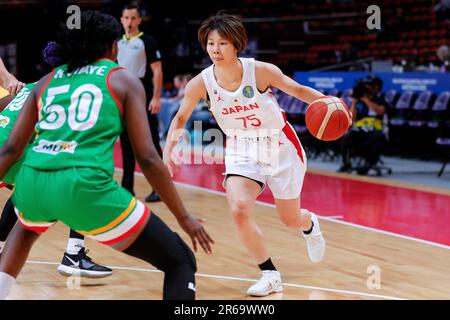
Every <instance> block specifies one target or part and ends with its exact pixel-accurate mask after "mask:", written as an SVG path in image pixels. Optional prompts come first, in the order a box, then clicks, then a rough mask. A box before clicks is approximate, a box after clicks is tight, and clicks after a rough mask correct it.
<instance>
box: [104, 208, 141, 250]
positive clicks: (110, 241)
mask: <svg viewBox="0 0 450 320" xmlns="http://www.w3.org/2000/svg"><path fill="white" fill-rule="evenodd" d="M144 206H145V210H144V214H143V215H142V217H141V218H140V219H139V221H138V222H137V223H136V224H135V225H134V227H133V228H131V229H130V230H128V231H127V232H126V233H124V234H123V235H121V236H120V237H117V238H115V239H112V240H109V241H104V242H103V241H101V243H103V244H105V245H107V246H112V245H113V244H116V243H118V242H120V241H122V240H124V239H126V238H128V237H129V236H130V235H131V234H132V233H133V232H135V231H136V230H138V229H139V228H140V227H141V226H142V224H143V223H145V221H147V218H148V216H149V215H150V210H149V209H148V207H147V206H146V205H144Z"/></svg>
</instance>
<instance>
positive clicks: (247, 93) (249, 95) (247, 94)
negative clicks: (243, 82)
mask: <svg viewBox="0 0 450 320" xmlns="http://www.w3.org/2000/svg"><path fill="white" fill-rule="evenodd" d="M242 94H243V95H244V97H246V98H253V96H254V95H255V93H254V92H253V88H252V87H251V86H245V87H244V89H242Z"/></svg>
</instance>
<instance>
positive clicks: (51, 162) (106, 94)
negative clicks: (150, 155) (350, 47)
mask: <svg viewBox="0 0 450 320" xmlns="http://www.w3.org/2000/svg"><path fill="white" fill-rule="evenodd" d="M114 68H119V66H118V65H117V64H116V63H114V62H112V61H111V60H108V59H100V60H97V61H96V62H93V63H92V64H89V65H86V66H83V67H81V68H78V69H75V70H73V71H72V72H70V73H69V72H67V65H62V66H60V67H58V68H56V69H54V70H53V72H52V75H51V76H50V78H49V81H48V82H47V84H46V85H45V87H44V88H43V90H42V93H41V95H40V97H39V100H38V110H39V111H38V112H39V119H38V123H37V124H36V139H35V140H34V143H33V146H32V149H31V150H30V151H29V153H28V155H27V157H26V159H25V162H24V165H26V166H29V167H32V168H35V169H38V170H60V169H65V168H70V167H91V168H98V169H101V170H104V171H106V172H107V173H108V174H110V175H112V174H113V172H114V161H113V148H114V143H115V141H116V140H117V137H118V136H119V134H120V133H121V132H122V129H123V126H124V123H123V120H122V115H121V108H122V107H121V105H120V103H118V102H116V100H115V96H114V95H113V93H112V92H111V91H110V89H109V82H108V81H109V74H110V73H111V71H112V70H113V69H114Z"/></svg>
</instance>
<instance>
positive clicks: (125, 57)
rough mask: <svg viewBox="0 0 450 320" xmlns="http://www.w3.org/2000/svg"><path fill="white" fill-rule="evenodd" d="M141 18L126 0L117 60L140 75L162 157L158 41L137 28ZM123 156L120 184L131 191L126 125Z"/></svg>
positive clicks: (155, 198) (131, 161)
mask: <svg viewBox="0 0 450 320" xmlns="http://www.w3.org/2000/svg"><path fill="white" fill-rule="evenodd" d="M141 21H142V18H141V15H140V9H139V6H137V5H135V4H129V5H126V6H125V7H124V9H123V10H122V17H121V18H120V22H121V23H122V26H123V28H124V29H125V34H124V35H123V36H122V38H121V39H120V40H119V41H118V43H117V44H118V48H119V53H118V56H117V62H118V64H119V65H120V66H122V67H125V68H126V69H128V70H129V71H130V72H131V73H133V74H134V75H135V76H137V77H138V78H140V79H141V81H142V84H143V85H144V88H145V93H146V95H147V105H148V108H147V117H148V122H149V124H150V130H151V133H152V138H153V143H154V144H155V147H156V150H157V151H158V153H159V155H160V156H161V157H162V151H161V146H160V145H159V131H158V118H157V115H156V114H157V113H158V112H159V110H160V108H161V101H160V99H161V89H162V83H163V72H162V64H161V53H160V51H159V48H158V45H157V43H156V41H155V39H153V38H152V37H151V36H149V35H147V34H144V33H143V32H141V31H140V30H139V25H140V24H141ZM120 143H121V146H122V158H123V177H122V187H124V188H125V189H127V190H128V191H130V192H131V193H132V194H133V195H134V169H135V163H136V161H135V158H134V153H133V149H132V148H131V144H130V139H129V138H128V132H127V129H126V128H125V129H124V130H123V132H122V134H121V135H120ZM160 200H161V198H160V197H159V195H158V194H157V193H156V192H155V191H152V193H150V194H149V195H148V196H147V197H146V198H145V201H147V202H156V201H160Z"/></svg>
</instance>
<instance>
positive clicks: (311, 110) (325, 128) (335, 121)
mask: <svg viewBox="0 0 450 320" xmlns="http://www.w3.org/2000/svg"><path fill="white" fill-rule="evenodd" d="M305 121H306V127H307V128H308V130H309V132H311V134H312V135H313V136H314V137H316V138H317V139H320V140H324V141H332V140H337V139H339V138H340V137H342V136H343V135H344V133H346V132H347V130H348V128H349V126H350V124H351V119H350V112H349V109H348V108H347V106H346V105H345V103H344V102H343V101H342V100H341V99H339V98H336V97H331V96H326V97H323V98H320V99H317V100H315V101H314V102H312V103H311V104H310V105H309V106H308V108H307V109H306V115H305Z"/></svg>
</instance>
